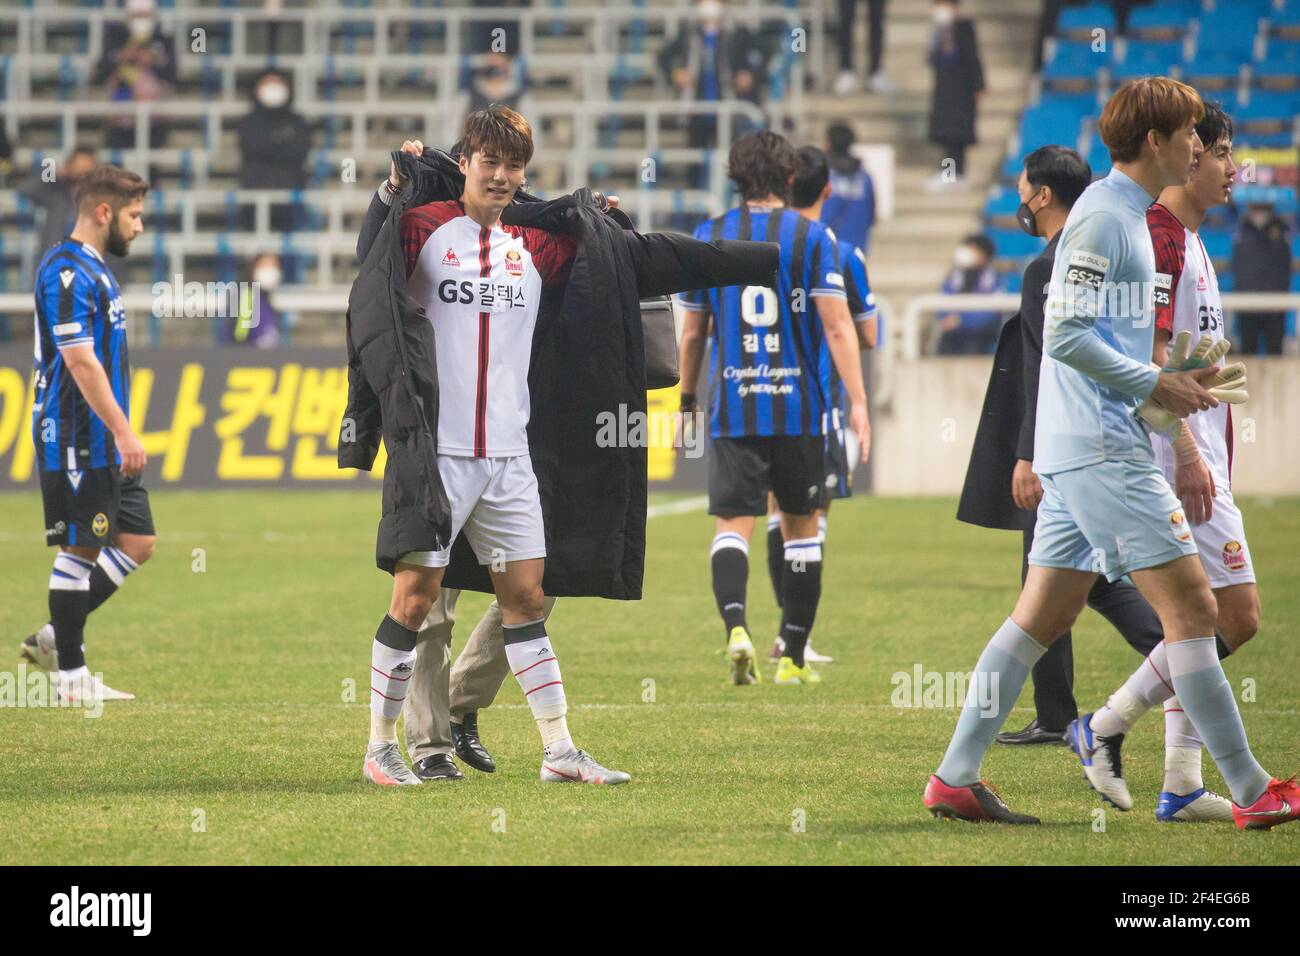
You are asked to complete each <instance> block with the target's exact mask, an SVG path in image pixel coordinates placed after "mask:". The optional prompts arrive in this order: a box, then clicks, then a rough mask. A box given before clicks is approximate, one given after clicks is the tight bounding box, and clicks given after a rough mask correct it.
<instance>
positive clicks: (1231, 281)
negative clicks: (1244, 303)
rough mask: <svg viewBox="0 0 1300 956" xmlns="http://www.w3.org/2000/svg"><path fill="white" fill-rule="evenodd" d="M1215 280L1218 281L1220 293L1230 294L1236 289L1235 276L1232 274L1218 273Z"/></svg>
mask: <svg viewBox="0 0 1300 956" xmlns="http://www.w3.org/2000/svg"><path fill="white" fill-rule="evenodd" d="M1216 278H1217V279H1218V280H1219V291H1220V292H1231V291H1233V290H1234V289H1236V288H1237V276H1236V274H1235V273H1232V272H1222V273H1219V274H1218V275H1217V276H1216Z"/></svg>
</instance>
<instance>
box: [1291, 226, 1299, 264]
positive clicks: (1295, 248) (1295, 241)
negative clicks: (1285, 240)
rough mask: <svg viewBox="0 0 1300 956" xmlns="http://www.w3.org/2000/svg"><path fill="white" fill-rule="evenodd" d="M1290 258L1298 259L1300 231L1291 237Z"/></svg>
mask: <svg viewBox="0 0 1300 956" xmlns="http://www.w3.org/2000/svg"><path fill="white" fill-rule="evenodd" d="M1291 258H1292V259H1300V232H1298V233H1296V234H1295V235H1293V236H1292V237H1291Z"/></svg>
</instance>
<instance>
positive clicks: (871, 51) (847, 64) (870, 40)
mask: <svg viewBox="0 0 1300 956" xmlns="http://www.w3.org/2000/svg"><path fill="white" fill-rule="evenodd" d="M858 3H859V0H839V13H840V18H839V20H838V22H836V24H835V33H836V39H837V40H838V41H839V45H840V75H839V76H837V77H836V78H835V87H834V89H835V95H836V96H848V95H849V94H850V93H855V92H857V89H858V77H857V72H856V71H855V70H854V68H853V41H854V39H855V37H854V35H853V34H854V29H853V24H854V21H855V20H856V19H857V13H858ZM884 47H885V0H867V75H868V77H869V80H868V82H869V83H870V85H871V89H872V90H873V91H874V92H876V93H892V92H893V91H894V84H893V83H890V82H889V77H887V76H885V72H884V69H883V68H882V63H883V54H884Z"/></svg>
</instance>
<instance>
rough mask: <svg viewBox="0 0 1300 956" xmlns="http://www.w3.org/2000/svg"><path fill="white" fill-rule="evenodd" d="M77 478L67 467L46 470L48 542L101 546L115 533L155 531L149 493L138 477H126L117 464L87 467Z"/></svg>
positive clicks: (43, 484) (44, 493) (43, 481)
mask: <svg viewBox="0 0 1300 956" xmlns="http://www.w3.org/2000/svg"><path fill="white" fill-rule="evenodd" d="M75 474H78V475H79V476H80V477H78V478H76V479H73V478H72V477H70V473H69V472H66V471H42V472H41V497H42V498H43V499H44V501H45V543H46V544H49V545H67V546H69V547H79V548H102V547H105V546H106V545H109V544H112V542H113V536H114V535H115V534H118V533H119V532H121V533H124V534H143V535H152V534H154V528H153V511H152V510H151V509H150V507H149V492H147V491H145V488H144V485H143V484H141V482H140V478H139V476H136V477H134V478H123V477H122V474H121V472H120V471H118V469H117V467H116V466H114V467H112V468H87V469H84V470H82V471H81V472H77V473H75Z"/></svg>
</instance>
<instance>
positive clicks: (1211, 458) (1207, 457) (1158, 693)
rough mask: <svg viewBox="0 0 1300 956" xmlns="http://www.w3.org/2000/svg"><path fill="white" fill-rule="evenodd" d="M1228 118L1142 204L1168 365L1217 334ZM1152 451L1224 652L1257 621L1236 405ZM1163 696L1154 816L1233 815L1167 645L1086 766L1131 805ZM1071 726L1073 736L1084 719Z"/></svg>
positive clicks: (1218, 111)
mask: <svg viewBox="0 0 1300 956" xmlns="http://www.w3.org/2000/svg"><path fill="white" fill-rule="evenodd" d="M1232 132H1233V130H1232V120H1231V118H1230V117H1228V115H1227V114H1226V113H1224V112H1223V110H1222V108H1220V107H1219V106H1218V105H1217V104H1214V103H1206V104H1205V117H1204V118H1203V119H1202V120H1201V121H1200V122H1199V123H1197V124H1196V134H1197V137H1198V138H1199V139H1200V140H1201V145H1202V147H1203V152H1201V153H1200V154H1199V157H1198V159H1197V165H1196V168H1195V170H1193V172H1192V177H1191V179H1190V180H1188V182H1187V185H1186V186H1170V187H1169V188H1167V189H1165V190H1164V192H1162V193H1161V194H1160V199H1159V200H1158V201H1157V202H1156V203H1155V204H1154V205H1152V206H1151V208H1149V209H1148V210H1147V226H1148V228H1149V229H1150V231H1151V242H1152V245H1153V246H1154V248H1155V254H1156V310H1155V311H1156V333H1155V350H1154V354H1153V358H1154V360H1155V362H1156V364H1157V365H1161V366H1163V365H1166V364H1167V363H1168V353H1169V344H1170V340H1171V339H1172V338H1174V337H1175V336H1178V335H1180V334H1184V333H1185V334H1186V335H1187V336H1190V337H1191V338H1192V340H1193V341H1199V340H1201V339H1202V338H1203V337H1206V336H1208V337H1209V339H1210V340H1212V341H1214V342H1218V341H1219V340H1221V339H1223V337H1224V334H1223V304H1222V301H1221V300H1220V298H1219V281H1218V278H1217V277H1216V276H1215V274H1214V266H1213V265H1211V264H1210V257H1209V255H1207V254H1206V251H1205V244H1204V243H1203V242H1201V238H1200V236H1199V235H1198V234H1197V229H1199V228H1200V226H1201V223H1203V222H1204V221H1205V216H1206V214H1207V213H1208V212H1209V210H1211V209H1212V208H1214V207H1215V206H1222V205H1225V204H1226V203H1228V202H1231V201H1232V182H1233V179H1234V178H1235V177H1236V175H1237V167H1236V165H1235V164H1234V163H1233V161H1232ZM1151 444H1152V448H1153V449H1154V451H1155V454H1156V460H1157V462H1158V463H1159V464H1160V467H1161V470H1162V471H1163V472H1164V474H1165V477H1166V478H1167V479H1168V481H1169V483H1170V484H1171V485H1172V486H1173V488H1174V492H1175V493H1176V494H1177V495H1178V497H1179V499H1180V500H1181V501H1182V503H1183V508H1184V510H1185V511H1186V514H1187V519H1188V521H1189V522H1190V524H1191V530H1192V538H1193V540H1194V541H1195V542H1196V549H1197V551H1198V552H1199V553H1200V558H1201V564H1202V565H1203V566H1204V567H1205V574H1206V576H1207V577H1208V578H1209V580H1210V587H1211V588H1212V589H1213V590H1214V597H1215V600H1216V602H1217V604H1218V609H1219V616H1218V630H1219V634H1220V635H1221V636H1222V638H1223V641H1224V644H1225V645H1226V647H1227V649H1228V651H1229V652H1232V651H1235V650H1237V649H1238V648H1239V647H1241V645H1242V644H1244V643H1246V641H1248V640H1250V639H1251V638H1252V637H1254V635H1255V632H1256V630H1258V628H1259V592H1258V590H1257V589H1256V587H1255V569H1254V566H1253V564H1252V562H1251V555H1250V547H1249V545H1248V544H1247V543H1246V532H1245V528H1244V527H1243V525H1242V520H1241V512H1240V511H1239V510H1238V509H1237V505H1236V503H1235V502H1234V501H1233V500H1232V488H1231V479H1232V406H1231V405H1228V404H1222V405H1220V406H1219V407H1218V408H1212V409H1210V410H1209V411H1206V412H1201V413H1200V414H1199V415H1192V416H1190V417H1189V418H1188V419H1187V420H1186V421H1185V422H1184V423H1183V428H1182V430H1181V432H1180V434H1179V437H1178V438H1177V439H1176V440H1174V441H1172V442H1171V441H1170V440H1169V439H1168V438H1167V437H1165V436H1164V435H1161V434H1159V433H1153V434H1152V436H1151ZM1161 703H1163V704H1164V712H1165V779H1164V786H1163V787H1162V791H1161V794H1160V798H1159V800H1158V802H1157V805H1156V819H1157V820H1160V821H1161V822H1198V821H1212V820H1222V821H1231V820H1232V805H1231V803H1229V802H1228V800H1227V799H1226V798H1224V797H1221V796H1219V795H1218V794H1216V793H1212V792H1210V791H1208V790H1206V789H1205V784H1204V781H1203V780H1202V778H1201V738H1200V735H1199V734H1197V732H1196V728H1195V727H1193V726H1192V722H1191V721H1190V720H1189V719H1188V718H1187V713H1186V712H1185V711H1184V709H1183V707H1182V705H1181V704H1180V702H1179V700H1178V698H1177V697H1176V696H1174V690H1173V685H1172V684H1171V682H1170V680H1169V659H1168V654H1167V648H1166V647H1165V646H1164V645H1163V644H1159V645H1157V646H1156V648H1155V650H1154V651H1152V653H1151V656H1150V657H1148V658H1147V659H1146V660H1144V661H1143V662H1142V665H1141V666H1140V667H1138V669H1137V670H1136V671H1134V673H1133V675H1132V676H1131V677H1129V679H1128V681H1127V682H1125V684H1124V685H1123V686H1122V687H1120V688H1119V689H1118V690H1116V691H1115V693H1114V694H1112V695H1111V696H1110V699H1109V701H1107V703H1106V706H1104V707H1102V708H1100V709H1099V710H1098V711H1097V712H1096V713H1095V714H1091V715H1089V714H1085V715H1084V716H1083V717H1081V718H1079V720H1080V723H1081V724H1082V723H1087V724H1088V726H1089V728H1090V729H1091V731H1092V733H1093V735H1094V737H1095V739H1096V741H1097V743H1098V745H1099V748H1098V749H1099V751H1100V753H1101V757H1102V759H1097V760H1094V761H1093V762H1092V764H1091V765H1090V766H1089V767H1085V772H1086V774H1087V776H1088V779H1089V782H1090V783H1091V784H1092V786H1093V787H1094V788H1096V790H1097V791H1098V792H1099V793H1100V794H1101V795H1102V797H1103V799H1105V800H1107V801H1108V802H1110V803H1112V804H1114V805H1115V806H1117V807H1119V808H1120V809H1121V810H1128V809H1129V808H1131V807H1132V806H1133V798H1132V796H1131V795H1130V793H1129V790H1128V786H1127V784H1126V783H1125V781H1124V778H1123V776H1122V774H1120V773H1118V772H1115V771H1117V770H1118V769H1119V768H1120V763H1119V760H1118V757H1119V750H1120V746H1121V744H1122V743H1123V740H1124V735H1125V734H1126V733H1128V731H1129V729H1130V728H1131V727H1132V726H1133V724H1134V722H1135V721H1136V720H1137V719H1138V717H1140V716H1141V715H1142V714H1143V713H1145V712H1146V711H1147V710H1148V709H1149V708H1152V707H1156V706H1158V705H1159V704H1161ZM1072 730H1073V731H1074V732H1075V733H1076V734H1077V733H1079V732H1080V728H1078V727H1075V728H1072Z"/></svg>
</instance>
